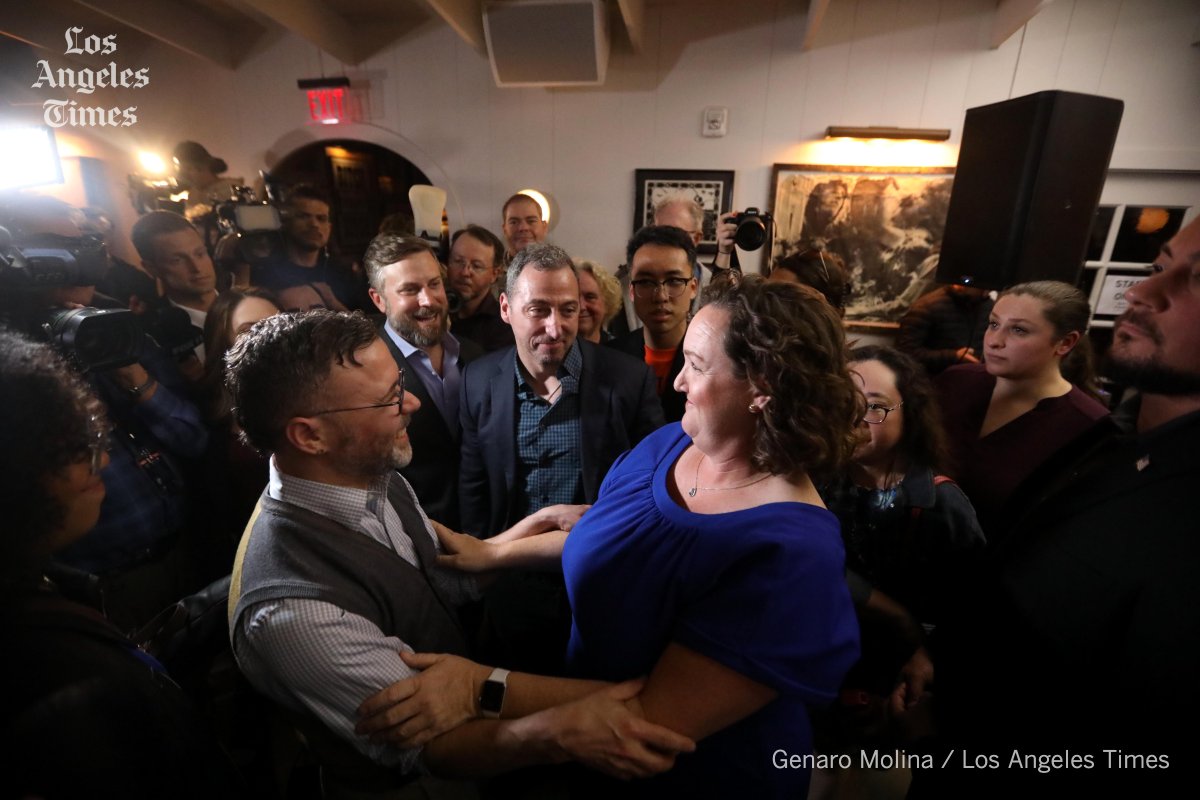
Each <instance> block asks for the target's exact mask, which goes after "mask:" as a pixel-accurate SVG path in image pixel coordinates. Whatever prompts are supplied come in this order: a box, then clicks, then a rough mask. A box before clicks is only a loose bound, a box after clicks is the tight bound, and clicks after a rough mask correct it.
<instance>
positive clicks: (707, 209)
mask: <svg viewBox="0 0 1200 800" xmlns="http://www.w3.org/2000/svg"><path fill="white" fill-rule="evenodd" d="M633 180H634V187H635V190H634V202H633V230H634V232H635V233H636V232H637V231H638V230H639V229H641V228H642V227H643V226H645V225H650V224H652V223H653V222H654V207H655V206H656V205H658V204H659V203H661V202H662V201H663V200H667V199H670V198H675V197H679V198H686V199H688V200H695V201H696V203H697V204H698V205H699V206H700V207H701V208H702V209H704V238H703V239H702V240H701V242H700V246H699V248H697V249H698V250H699V251H700V252H701V253H715V252H717V218H718V217H720V216H721V215H722V214H724V213H725V212H727V211H729V210H730V209H731V208H732V206H733V170H717V169H639V170H636V171H635V172H634V177H633Z"/></svg>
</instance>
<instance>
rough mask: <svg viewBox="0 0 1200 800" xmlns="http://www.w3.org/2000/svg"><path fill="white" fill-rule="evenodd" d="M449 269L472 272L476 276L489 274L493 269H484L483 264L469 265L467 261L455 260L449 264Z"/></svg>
mask: <svg viewBox="0 0 1200 800" xmlns="http://www.w3.org/2000/svg"><path fill="white" fill-rule="evenodd" d="M450 269H454V270H465V271H469V272H474V273H475V274H476V275H483V274H484V273H487V272H491V271H492V269H493V268H492V267H485V266H484V265H483V264H471V263H469V262H467V261H464V260H462V259H458V258H456V259H454V260H452V261H451V262H450Z"/></svg>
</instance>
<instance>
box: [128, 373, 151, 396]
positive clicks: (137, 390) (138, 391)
mask: <svg viewBox="0 0 1200 800" xmlns="http://www.w3.org/2000/svg"><path fill="white" fill-rule="evenodd" d="M155 382H156V381H155V379H154V376H153V375H149V376H148V377H147V378H146V382H145V383H143V384H142V385H141V386H134V387H133V388H132V389H126V390H125V391H127V392H129V394H130V395H131V396H132V397H141V396H142V395H143V394H145V392H146V390H147V389H149V388H150V387H151V386H153V385H154V384H155Z"/></svg>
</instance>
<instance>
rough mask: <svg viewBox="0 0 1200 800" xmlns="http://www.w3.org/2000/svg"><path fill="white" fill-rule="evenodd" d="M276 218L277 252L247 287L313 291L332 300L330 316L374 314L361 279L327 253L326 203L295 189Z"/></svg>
mask: <svg viewBox="0 0 1200 800" xmlns="http://www.w3.org/2000/svg"><path fill="white" fill-rule="evenodd" d="M280 212H281V216H282V218H283V228H282V230H281V233H282V250H281V251H279V252H276V253H275V254H274V255H272V256H270V257H268V258H267V259H265V260H263V261H261V262H259V263H255V264H253V265H252V266H251V271H250V283H251V284H252V285H253V286H259V287H262V288H263V289H268V290H270V291H272V292H275V293H279V292H282V291H284V290H286V289H290V288H292V287H294V286H305V285H312V286H313V287H314V288H316V290H317V293H318V294H320V295H321V296H322V297H325V298H332V299H333V300H334V303H335V306H334V307H333V308H332V310H334V311H346V310H347V309H351V310H353V309H366V310H370V311H374V308H375V307H374V306H373V305H371V304H370V300H369V298H368V297H367V290H366V282H365V280H363V278H362V276H361V275H360V274H356V273H355V272H354V271H353V270H352V269H351V268H349V267H346V266H344V265H341V264H339V263H337V262H336V261H335V259H334V258H333V257H332V256H331V255H330V253H329V240H330V236H331V234H332V232H333V223H332V221H331V219H330V203H329V199H328V198H327V197H326V196H325V195H324V194H323V193H322V192H321V191H319V190H318V189H316V188H314V187H312V186H308V185H306V184H300V185H298V186H294V187H293V188H292V189H291V191H289V192H288V193H287V197H286V200H285V201H284V204H283V208H282V209H280Z"/></svg>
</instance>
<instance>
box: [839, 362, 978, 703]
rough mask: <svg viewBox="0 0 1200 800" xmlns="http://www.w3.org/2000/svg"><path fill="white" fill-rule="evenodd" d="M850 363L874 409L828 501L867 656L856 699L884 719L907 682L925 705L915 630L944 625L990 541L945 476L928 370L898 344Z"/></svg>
mask: <svg viewBox="0 0 1200 800" xmlns="http://www.w3.org/2000/svg"><path fill="white" fill-rule="evenodd" d="M850 358H851V362H850V370H851V372H853V373H854V375H855V376H856V379H857V380H858V381H859V383H860V387H861V389H862V392H863V395H864V396H865V397H866V402H867V406H866V412H865V413H864V414H863V417H862V422H861V423H860V430H861V432H862V436H863V438H862V440H861V442H860V444H859V445H858V447H857V449H855V451H854V457H853V459H852V460H851V462H850V465H849V467H848V468H847V469H846V470H845V471H843V472H842V473H841V475H839V476H838V477H837V478H835V479H834V480H832V481H830V482H829V483H827V484H826V485H825V486H823V487H822V488H821V496H822V498H824V500H825V502H826V504H827V505H828V507H829V510H830V511H832V512H833V513H834V514H835V515H837V518H838V520H839V521H840V522H841V525H842V541H843V542H844V543H845V546H846V569H847V570H848V572H849V573H850V576H849V583H850V587H851V594H852V595H853V596H854V600H855V606H856V608H857V609H858V610H859V617H860V622H861V624H862V646H863V655H862V658H861V659H860V661H859V664H858V665H856V667H855V669H854V670H853V672H852V674H851V676H850V677H849V678H848V679H847V686H849V687H851V688H853V689H854V690H856V691H858V692H860V693H865V694H860V695H859V696H858V701H857V702H859V703H860V704H861V705H862V706H864V708H863V709H862V710H863V712H864V716H865V715H866V713H867V712H870V711H874V712H876V713H880V712H882V709H883V702H884V699H885V698H887V697H888V696H889V695H890V694H891V693H892V691H893V689H894V688H895V687H896V686H897V676H898V675H899V676H900V677H902V678H903V679H904V684H903V688H904V696H903V698H902V699H903V700H904V701H906V702H907V703H908V704H914V703H915V702H917V701H918V700H919V698H920V695H921V694H922V692H923V691H924V688H925V686H924V684H925V682H926V680H927V678H928V677H929V675H928V674H926V675H924V676H922V675H920V674H918V671H919V670H920V669H921V668H922V666H923V665H922V664H920V663H919V659H920V658H923V657H924V654H923V653H922V654H920V655H919V657H918V661H914V662H913V663H912V664H906V662H909V660H910V658H912V657H913V656H914V652H915V650H916V648H917V647H918V646H919V645H920V644H921V642H922V641H923V638H924V637H923V633H922V631H921V630H920V629H919V628H917V627H916V626H915V625H912V624H909V623H910V622H913V621H915V622H916V623H920V624H921V625H923V626H924V628H925V630H926V631H928V630H930V629H932V628H933V627H934V626H935V625H936V624H937V622H938V621H939V620H940V619H941V618H942V616H943V612H944V610H945V609H946V607H947V604H948V603H953V602H954V585H955V583H956V581H957V579H958V578H959V577H960V576H961V574H962V572H963V571H964V570H965V569H966V568H967V567H968V566H969V565H970V563H971V562H972V561H973V560H974V559H975V558H976V557H977V556H978V555H979V553H980V552H981V549H982V547H983V544H984V538H983V532H982V531H981V530H980V527H979V522H978V521H977V520H976V518H975V510H974V509H973V508H972V507H971V502H970V501H969V500H968V499H967V497H966V495H965V494H963V492H962V490H961V489H959V488H958V486H957V485H955V484H954V482H952V481H950V480H949V479H948V478H945V477H944V476H941V475H939V474H938V470H939V469H940V468H941V467H942V465H943V463H944V459H945V443H944V435H943V433H942V428H941V422H940V421H939V419H938V407H937V401H936V399H935V397H934V392H933V387H932V385H931V384H930V382H929V378H928V377H927V376H926V375H925V370H924V369H923V368H922V367H921V365H920V364H919V363H918V362H916V361H915V360H914V359H913V358H912V357H910V356H908V355H905V354H904V353H901V352H900V351H898V350H894V349H892V348H890V347H878V346H870V347H860V348H856V349H854V350H852V351H851V352H850ZM879 595H884V597H880V596H879ZM890 601H894V602H895V603H896V604H898V605H899V608H898V609H897V608H895V607H892V606H891V605H890ZM897 612H899V613H897ZM910 673H911V674H910ZM866 706H871V708H866Z"/></svg>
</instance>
